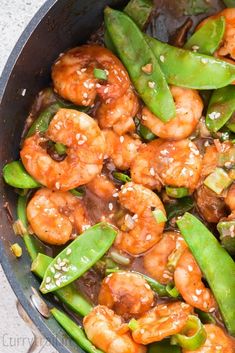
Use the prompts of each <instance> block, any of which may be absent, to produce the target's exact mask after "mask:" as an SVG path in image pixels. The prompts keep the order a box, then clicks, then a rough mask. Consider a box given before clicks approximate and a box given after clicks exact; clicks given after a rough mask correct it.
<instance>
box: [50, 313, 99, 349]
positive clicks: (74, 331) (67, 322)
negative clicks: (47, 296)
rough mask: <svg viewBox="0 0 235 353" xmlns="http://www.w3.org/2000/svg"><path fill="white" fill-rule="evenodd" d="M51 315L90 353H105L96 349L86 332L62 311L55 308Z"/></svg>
mask: <svg viewBox="0 0 235 353" xmlns="http://www.w3.org/2000/svg"><path fill="white" fill-rule="evenodd" d="M51 313H52V315H53V316H54V318H55V319H56V321H57V322H58V323H59V324H60V325H61V326H62V327H63V329H64V330H65V331H66V332H67V334H68V335H69V336H71V337H72V339H73V340H74V341H75V342H76V343H77V344H78V345H79V347H81V348H82V349H84V350H85V351H86V352H88V353H103V352H102V351H101V350H99V349H98V348H96V347H95V346H94V345H93V344H92V343H91V342H90V341H89V340H88V338H87V336H86V334H85V332H84V330H83V329H82V328H81V327H80V326H78V325H77V324H76V323H75V322H74V321H73V320H71V319H70V317H69V316H68V315H66V314H65V313H63V312H62V311H60V310H58V309H56V308H53V309H51Z"/></svg>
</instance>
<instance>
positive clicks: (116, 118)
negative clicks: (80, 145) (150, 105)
mask: <svg viewBox="0 0 235 353" xmlns="http://www.w3.org/2000/svg"><path fill="white" fill-rule="evenodd" d="M138 109H139V103H138V99H137V97H136V95H135V93H134V92H133V89H132V88H131V87H130V88H128V90H127V91H126V93H125V94H124V95H123V96H121V97H119V98H118V99H116V100H114V99H112V100H110V101H109V100H106V102H105V103H103V104H101V105H100V107H99V108H98V109H97V111H96V114H95V116H96V118H97V119H98V122H99V126H100V127H101V128H102V129H107V128H112V129H113V131H114V132H116V133H117V134H118V135H123V134H126V133H127V132H133V131H134V130H135V123H134V120H133V117H134V116H135V115H136V113H137V111H138Z"/></svg>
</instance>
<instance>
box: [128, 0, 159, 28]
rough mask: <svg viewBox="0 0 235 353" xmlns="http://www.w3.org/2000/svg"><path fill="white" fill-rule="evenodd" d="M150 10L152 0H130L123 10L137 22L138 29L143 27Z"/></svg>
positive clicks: (151, 8)
mask: <svg viewBox="0 0 235 353" xmlns="http://www.w3.org/2000/svg"><path fill="white" fill-rule="evenodd" d="M152 10H153V1H152V0H130V1H129V2H128V4H127V5H126V7H125V8H124V10H123V11H124V12H125V13H126V14H127V15H128V16H129V17H130V18H131V19H132V20H133V21H134V22H135V23H136V24H137V26H138V27H139V28H140V29H143V28H144V26H145V25H146V23H147V21H148V19H149V16H150V14H151V12H152Z"/></svg>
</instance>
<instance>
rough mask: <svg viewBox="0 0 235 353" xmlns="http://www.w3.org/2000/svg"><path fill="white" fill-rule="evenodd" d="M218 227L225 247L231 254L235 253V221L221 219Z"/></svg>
mask: <svg viewBox="0 0 235 353" xmlns="http://www.w3.org/2000/svg"><path fill="white" fill-rule="evenodd" d="M217 229H218V231H219V233H220V241H221V244H222V245H223V247H224V248H225V249H226V250H227V251H228V252H229V253H230V254H231V255H235V232H234V230H235V221H221V222H219V223H218V224H217Z"/></svg>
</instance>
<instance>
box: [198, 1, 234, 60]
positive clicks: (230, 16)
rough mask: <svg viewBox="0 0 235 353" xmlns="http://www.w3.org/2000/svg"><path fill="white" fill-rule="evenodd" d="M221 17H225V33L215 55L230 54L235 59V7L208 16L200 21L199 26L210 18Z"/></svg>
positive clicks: (224, 55)
mask: <svg viewBox="0 0 235 353" xmlns="http://www.w3.org/2000/svg"><path fill="white" fill-rule="evenodd" d="M219 17H224V18H225V24H226V27H225V33H224V38H223V41H222V43H221V45H220V48H219V49H218V50H217V51H216V53H215V55H216V56H219V57H227V56H230V57H231V59H233V60H235V42H234V36H235V8H229V9H224V10H223V11H220V12H219V13H217V14H215V15H214V16H210V17H207V18H206V19H205V20H204V21H202V22H201V23H200V25H199V26H198V28H200V27H201V26H203V24H205V23H206V22H207V21H208V20H210V19H216V18H219Z"/></svg>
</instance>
